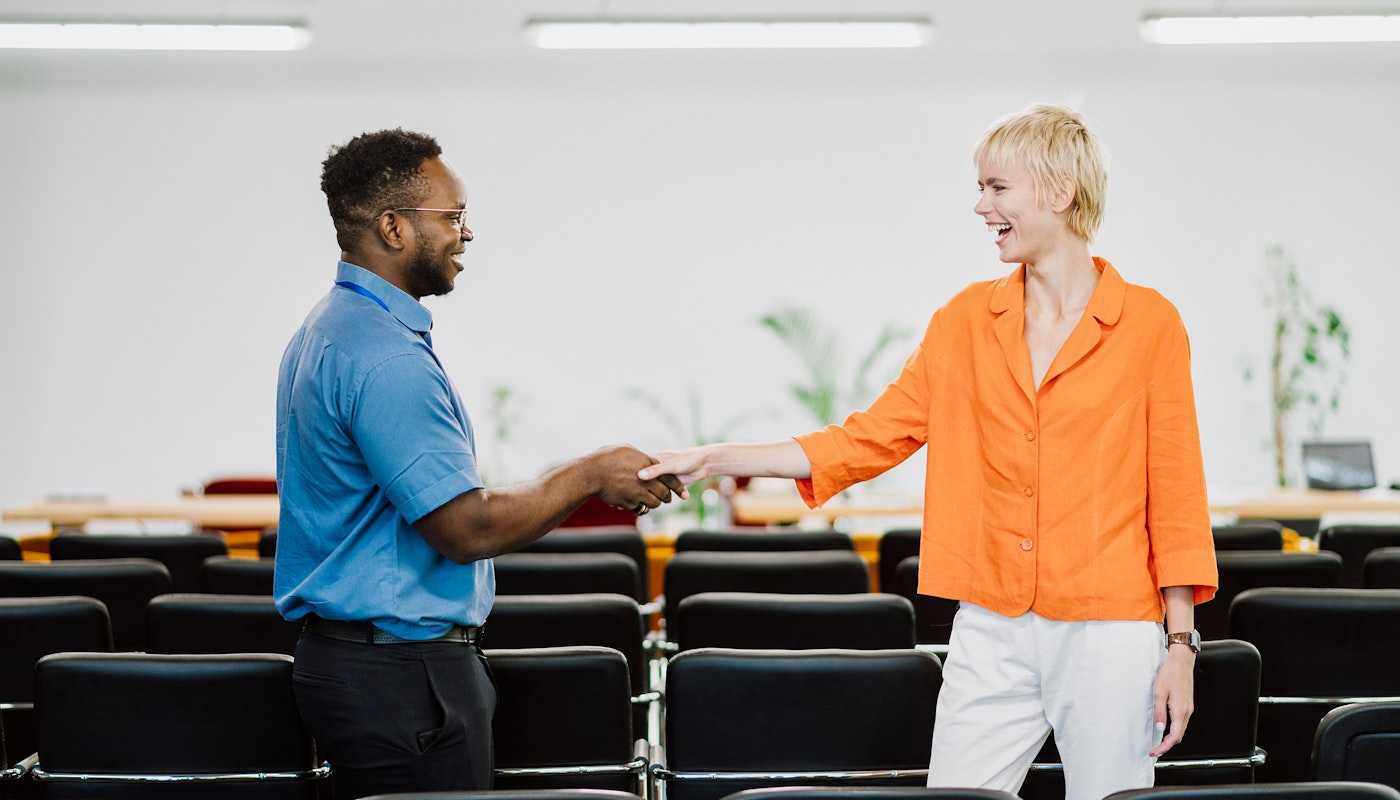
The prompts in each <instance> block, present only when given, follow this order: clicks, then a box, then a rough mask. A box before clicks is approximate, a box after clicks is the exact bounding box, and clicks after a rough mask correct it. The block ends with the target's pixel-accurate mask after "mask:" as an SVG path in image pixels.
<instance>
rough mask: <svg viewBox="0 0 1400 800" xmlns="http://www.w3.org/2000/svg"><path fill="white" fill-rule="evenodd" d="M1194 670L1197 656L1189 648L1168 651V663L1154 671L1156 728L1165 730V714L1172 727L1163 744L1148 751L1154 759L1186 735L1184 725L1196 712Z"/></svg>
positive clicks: (1172, 647) (1178, 742)
mask: <svg viewBox="0 0 1400 800" xmlns="http://www.w3.org/2000/svg"><path fill="white" fill-rule="evenodd" d="M1195 668H1196V654H1195V653H1193V652H1191V649H1190V648H1189V647H1185V646H1183V645H1173V646H1171V647H1169V648H1167V660H1166V662H1165V663H1163V664H1162V666H1161V668H1160V669H1158V670H1157V681H1156V683H1155V684H1154V685H1153V687H1152V701H1153V705H1154V706H1155V712H1154V713H1155V719H1156V722H1157V729H1158V730H1162V729H1163V728H1164V727H1167V716H1168V714H1170V715H1171V725H1170V727H1169V728H1168V731H1167V735H1166V737H1164V738H1163V739H1162V743H1161V744H1159V745H1157V746H1156V747H1154V748H1153V749H1152V750H1150V751H1148V755H1150V756H1152V757H1153V758H1156V757H1158V756H1160V755H1162V754H1163V753H1165V752H1167V751H1168V750H1170V749H1172V748H1173V747H1175V746H1177V745H1178V744H1180V743H1181V737H1182V736H1185V735H1186V724H1187V723H1188V722H1190V721H1191V713H1192V712H1193V711H1195V710H1196V690H1195V676H1194V674H1193V672H1194V670H1195Z"/></svg>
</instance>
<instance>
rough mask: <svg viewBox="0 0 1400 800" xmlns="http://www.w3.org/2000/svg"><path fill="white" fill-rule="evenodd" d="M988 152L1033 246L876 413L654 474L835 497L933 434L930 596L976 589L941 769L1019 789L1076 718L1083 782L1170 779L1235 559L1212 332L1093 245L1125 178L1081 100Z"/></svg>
mask: <svg viewBox="0 0 1400 800" xmlns="http://www.w3.org/2000/svg"><path fill="white" fill-rule="evenodd" d="M975 161H976V164H977V169H978V175H979V177H978V181H977V185H978V191H979V193H980V194H979V198H978V202H977V205H976V207H975V209H974V211H975V212H976V213H977V214H978V215H979V216H981V217H982V218H983V220H984V221H985V222H986V225H987V229H988V231H989V232H990V233H991V234H992V235H993V236H994V238H995V241H996V246H997V250H998V252H999V254H1000V257H1001V260H1002V261H1004V262H1007V263H1012V264H1018V265H1019V266H1017V267H1016V269H1015V270H1014V271H1013V272H1012V273H1011V274H1010V275H1008V276H1006V277H1004V278H1001V279H999V280H994V281H982V282H978V283H973V284H972V285H970V286H968V287H967V288H966V289H965V290H963V291H962V292H961V293H959V294H958V295H957V296H955V297H954V298H953V299H952V300H950V301H948V303H947V304H946V305H944V306H943V307H942V308H940V309H938V311H937V312H936V313H934V315H933V319H932V320H931V321H930V323H929V325H928V329H927V332H926V333H925V334H924V338H923V340H922V342H921V343H920V345H919V346H918V348H917V349H916V350H915V351H914V353H913V354H912V355H911V356H910V357H909V359H908V361H907V362H906V363H905V365H904V369H903V371H902V373H901V374H900V375H899V377H898V378H897V379H896V380H895V382H894V383H892V384H890V386H889V387H888V388H887V389H886V390H885V391H884V393H883V394H882V395H881V396H880V397H879V399H877V400H876V401H875V402H874V404H873V405H871V406H870V408H869V409H867V410H866V411H862V412H857V413H855V414H852V415H851V416H850V417H848V418H847V419H846V421H845V422H844V423H843V424H841V425H831V426H828V427H827V428H825V429H824V430H821V431H817V432H815V433H810V434H806V435H804V436H798V437H796V439H795V440H790V441H783V442H774V443H769V444H718V445H709V446H705V447H698V448H693V449H689V450H681V451H676V452H670V453H663V454H661V455H660V456H659V458H660V463H658V464H656V465H654V466H651V467H648V468H646V469H644V470H642V472H641V473H640V475H641V477H642V478H652V477H656V476H658V475H664V474H666V473H675V474H677V475H678V476H680V477H681V480H682V481H683V482H684V483H687V484H689V483H691V482H693V481H697V480H701V479H703V478H705V477H708V476H710V475H736V476H775V477H786V478H793V479H796V480H797V485H798V489H799V491H800V492H801V494H802V497H803V499H804V500H805V501H806V502H807V503H808V504H809V505H811V506H813V507H815V506H817V505H820V504H821V503H823V502H825V501H826V500H827V499H829V498H830V497H832V496H833V495H835V494H837V493H838V492H840V491H842V490H843V489H845V488H846V487H848V486H850V485H852V484H854V483H856V482H859V481H863V480H868V479H870V478H873V477H875V476H876V475H879V474H881V473H882V472H884V471H885V470H887V469H889V468H890V467H892V466H894V465H896V464H898V463H899V462H901V461H903V460H904V459H905V458H907V457H908V456H909V455H911V454H912V453H913V452H914V451H915V450H918V449H919V448H920V447H921V446H923V445H924V444H928V445H929V447H928V450H927V460H928V464H927V479H926V480H927V484H926V487H925V503H924V517H925V518H924V525H923V537H922V542H921V545H920V552H921V558H920V562H919V592H920V593H922V594H928V595H936V596H939V597H946V598H952V599H956V600H959V601H961V603H960V605H959V609H958V612H957V615H956V617H955V619H954V623H953V631H952V637H951V640H950V652H949V657H948V660H947V664H946V665H945V667H944V672H943V688H942V690H941V692H940V695H939V700H938V710H937V717H936V722H935V726H934V733H933V744H932V758H931V763H930V775H929V786H941V787H952V786H961V787H983V788H992V789H1002V790H1006V791H1011V792H1015V791H1017V790H1018V789H1019V788H1020V786H1021V783H1022V782H1023V781H1024V779H1025V776H1026V773H1027V771H1028V769H1029V766H1030V764H1031V762H1032V761H1033V759H1034V758H1035V755H1036V753H1037V752H1039V750H1040V748H1041V746H1042V745H1043V743H1044V742H1045V739H1046V737H1047V736H1048V735H1049V734H1050V733H1051V732H1052V731H1053V732H1054V733H1055V741H1056V744H1057V746H1058V748H1059V751H1060V755H1061V757H1062V758H1063V760H1064V765H1065V785H1066V797H1067V798H1068V800H1079V799H1081V798H1082V799H1083V800H1098V798H1102V797H1104V796H1105V795H1108V794H1110V793H1112V792H1115V791H1119V790H1122V789H1129V788H1135V787H1145V786H1151V785H1152V783H1153V765H1154V763H1155V760H1156V758H1157V757H1158V756H1161V755H1162V754H1163V753H1165V752H1167V751H1168V750H1170V749H1171V748H1172V747H1173V746H1174V745H1176V744H1177V743H1178V742H1180V741H1181V736H1182V734H1183V733H1184V732H1185V730H1186V725H1187V721H1188V720H1189V719H1190V716H1191V712H1192V707H1193V706H1192V704H1193V691H1192V669H1193V667H1194V664H1195V657H1196V652H1197V651H1198V650H1199V644H1198V643H1199V637H1198V636H1196V634H1195V631H1194V630H1193V628H1194V608H1193V607H1194V604H1196V603H1201V602H1205V601H1206V600H1209V599H1210V598H1211V597H1212V596H1213V595H1214V594H1215V587H1216V571H1215V553H1214V547H1213V545H1212V540H1211V532H1210V520H1209V516H1208V512H1207V508H1206V495H1205V479H1204V472H1203V468H1202V464H1201V448H1200V439H1199V435H1198V432H1197V427H1196V415H1195V401H1194V398H1193V395H1192V389H1191V369H1190V348H1189V344H1188V342H1187V336H1186V330H1185V328H1184V327H1183V325H1182V322H1181V318H1180V316H1179V315H1178V314H1177V311H1176V309H1175V307H1173V306H1172V304H1171V303H1169V302H1168V301H1167V300H1166V299H1165V298H1163V297H1162V296H1161V295H1160V294H1158V293H1157V292H1155V291H1153V290H1151V289H1147V288H1144V287H1141V286H1136V285H1132V284H1128V283H1126V282H1125V281H1124V280H1123V278H1122V277H1121V276H1120V275H1119V274H1118V272H1117V270H1116V269H1115V268H1114V267H1113V265H1112V264H1110V263H1109V262H1108V261H1106V260H1104V259H1102V258H1096V257H1091V256H1090V254H1089V242H1090V241H1091V240H1092V239H1093V236H1094V234H1095V233H1096V232H1097V229H1098V227H1099V223H1100V221H1101V219H1102V216H1103V206H1104V194H1105V188H1106V185H1107V176H1106V172H1105V169H1104V164H1103V156H1102V153H1101V152H1100V148H1099V146H1098V142H1097V140H1096V139H1095V137H1094V136H1093V135H1092V134H1091V133H1090V132H1089V131H1088V130H1087V129H1086V128H1085V127H1084V124H1083V121H1082V120H1081V119H1080V118H1079V116H1078V115H1077V114H1075V113H1074V112H1073V111H1070V110H1069V109H1065V108H1059V107H1053V106H1032V107H1031V108H1029V109H1027V110H1026V111H1024V112H1022V113H1019V114H1016V115H1013V116H1011V117H1008V118H1006V119H1004V120H1002V121H1001V122H999V123H998V124H996V125H995V126H994V127H993V128H992V129H991V130H990V131H988V132H987V134H986V135H985V136H984V137H983V139H982V141H981V142H980V143H979V144H978V146H977V149H976V151H975ZM1164 618H1165V623H1166V628H1165V632H1164V630H1163V626H1162V622H1163V619H1164ZM1167 632H1169V633H1170V635H1167Z"/></svg>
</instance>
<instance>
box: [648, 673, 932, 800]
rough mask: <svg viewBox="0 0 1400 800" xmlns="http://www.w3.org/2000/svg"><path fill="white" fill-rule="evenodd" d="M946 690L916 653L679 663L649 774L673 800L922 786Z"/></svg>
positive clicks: (670, 679)
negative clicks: (807, 788)
mask: <svg viewBox="0 0 1400 800" xmlns="http://www.w3.org/2000/svg"><path fill="white" fill-rule="evenodd" d="M941 684H942V669H941V664H940V662H939V660H938V658H937V657H936V656H934V655H931V654H929V653H925V652H922V651H919V650H864V651H862V650H731V649H722V648H713V649H702V650H690V651H687V652H684V653H680V654H678V655H676V656H674V657H673V658H672V659H671V662H670V667H669V671H668V676H667V681H666V740H665V741H666V746H665V748H664V749H661V748H658V749H657V750H656V751H654V752H656V753H657V759H656V762H657V763H655V764H653V766H652V775H653V778H654V779H655V780H656V781H657V782H658V783H659V784H661V785H662V786H663V787H664V790H665V793H666V797H667V798H668V800H718V798H721V797H724V796H725V795H729V794H732V793H734V792H737V791H740V790H742V789H755V788H763V787H769V786H792V785H841V784H846V785H874V786H887V785H906V786H921V785H923V784H924V783H925V781H926V780H927V775H928V761H929V742H930V741H931V736H932V733H933V715H934V707H935V704H936V702H937V698H938V690H939V687H940V686H941ZM877 771H878V773H879V774H878V776H877V775H876V774H875V773H876V772H877ZM753 773H764V774H767V775H775V774H776V775H778V776H780V777H778V778H776V779H774V780H763V779H756V778H754V777H753V776H752V774H753Z"/></svg>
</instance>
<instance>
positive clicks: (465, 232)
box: [462, 223, 476, 242]
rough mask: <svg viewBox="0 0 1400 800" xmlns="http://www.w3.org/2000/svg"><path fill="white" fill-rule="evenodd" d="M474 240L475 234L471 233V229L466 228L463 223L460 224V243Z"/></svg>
mask: <svg viewBox="0 0 1400 800" xmlns="http://www.w3.org/2000/svg"><path fill="white" fill-rule="evenodd" d="M475 238H476V234H474V233H472V229H471V228H468V227H467V225H466V223H463V224H462V241H464V242H470V241H471V240H472V239H475Z"/></svg>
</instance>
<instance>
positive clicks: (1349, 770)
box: [1312, 702, 1400, 789]
mask: <svg viewBox="0 0 1400 800" xmlns="http://www.w3.org/2000/svg"><path fill="white" fill-rule="evenodd" d="M1312 765H1313V774H1312V777H1313V780H1318V781H1367V782H1370V783H1380V784H1384V785H1386V786H1389V787H1390V788H1392V789H1400V702H1390V703H1353V704H1351V705H1346V706H1342V707H1341V708H1334V709H1332V710H1331V711H1329V712H1327V716H1325V717H1323V718H1322V722H1321V723H1319V724H1318V726H1317V737H1316V738H1315V739H1314V740H1313V757H1312Z"/></svg>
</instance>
